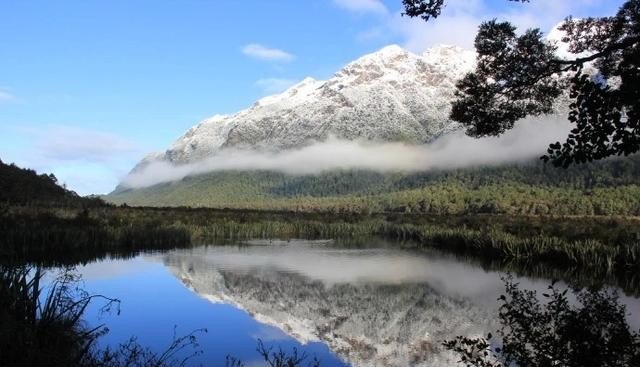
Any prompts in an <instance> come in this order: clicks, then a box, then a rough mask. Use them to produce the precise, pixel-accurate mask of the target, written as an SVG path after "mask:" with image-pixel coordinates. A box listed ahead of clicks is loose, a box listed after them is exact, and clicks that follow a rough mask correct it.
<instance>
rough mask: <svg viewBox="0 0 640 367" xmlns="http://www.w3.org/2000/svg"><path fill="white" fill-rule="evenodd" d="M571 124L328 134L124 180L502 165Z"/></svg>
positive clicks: (132, 183)
mask: <svg viewBox="0 0 640 367" xmlns="http://www.w3.org/2000/svg"><path fill="white" fill-rule="evenodd" d="M569 129H570V125H569V123H568V122H567V121H566V120H564V119H557V118H556V119H553V118H546V119H542V120H540V119H538V120H525V121H522V122H520V123H519V124H518V125H516V127H515V128H514V129H512V130H509V131H508V132H507V133H505V134H504V135H502V136H500V137H491V138H483V139H475V138H471V137H468V136H466V135H465V134H464V132H462V131H460V132H457V133H453V134H448V135H446V136H443V137H441V138H439V139H437V140H435V141H434V142H433V143H431V144H427V145H406V144H402V143H372V142H358V141H346V140H339V139H328V140H327V141H324V142H319V143H316V144H313V145H310V146H306V147H303V148H299V149H295V150H288V151H284V152H278V153H267V152H261V151H254V150H224V151H222V152H220V153H218V154H217V155H215V156H212V157H210V158H208V159H205V160H202V161H199V162H194V163H189V164H184V165H172V164H170V163H167V162H155V163H151V164H149V165H148V166H146V167H145V168H144V169H142V170H140V171H137V172H135V173H132V174H130V175H129V176H127V177H125V179H124V180H123V184H124V185H125V186H129V187H133V188H139V187H145V186H150V185H154V184H157V183H161V182H170V181H177V180H181V179H183V178H184V177H186V176H190V175H197V174H202V173H206V172H211V171H222V170H272V171H280V172H285V173H289V174H298V175H305V174H316V173H320V172H323V171H328V170H335V169H367V170H374V171H379V172H388V171H405V172H413V171H426V170H430V169H436V168H437V169H449V168H460V167H469V166H474V165H496V164H503V163H507V162H514V161H520V160H527V159H533V158H535V157H539V156H540V155H542V154H544V153H545V150H546V148H547V147H548V145H549V143H552V142H555V141H558V140H564V139H565V138H566V136H567V134H568V131H569Z"/></svg>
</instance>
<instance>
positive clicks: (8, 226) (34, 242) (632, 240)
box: [0, 206, 640, 294]
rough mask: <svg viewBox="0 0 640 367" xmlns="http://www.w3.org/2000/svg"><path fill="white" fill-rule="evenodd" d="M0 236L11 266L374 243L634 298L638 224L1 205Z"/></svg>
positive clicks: (639, 259) (630, 220)
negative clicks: (192, 250)
mask: <svg viewBox="0 0 640 367" xmlns="http://www.w3.org/2000/svg"><path fill="white" fill-rule="evenodd" d="M0 232H2V233H3V236H2V237H0V258H1V259H4V261H8V262H13V263H24V262H33V263H38V264H43V265H51V266H60V265H71V264H76V263H84V262H88V261H92V260H95V259H97V258H100V257H104V256H112V257H119V256H124V257H128V256H133V255H135V254H137V253H139V252H143V251H153V250H163V249H172V248H184V247H190V246H196V245H215V244H219V243H221V242H224V241H237V240H249V239H283V240H288V239H334V240H337V241H340V242H344V243H346V244H354V243H356V244H357V243H358V242H360V243H362V242H363V241H370V240H375V239H378V241H380V240H390V241H394V242H396V243H398V245H399V246H407V247H411V248H422V249H437V250H439V251H442V252H445V253H453V254H456V255H460V256H465V257H469V258H470V259H475V261H479V262H480V263H481V264H482V265H483V266H486V267H491V268H494V269H495V268H508V269H510V270H511V271H515V272H518V273H523V274H532V275H536V274H537V275H541V276H544V275H545V274H549V273H552V274H554V275H560V276H559V278H561V279H566V280H571V279H579V280H580V282H581V283H586V284H593V283H594V282H596V283H598V282H600V283H610V284H614V285H619V286H620V287H621V288H622V289H623V290H625V291H626V292H631V293H634V294H638V293H640V277H639V275H638V274H640V272H639V271H638V270H640V218H639V217H622V216H620V217H612V216H607V217H598V216H571V217H568V216H506V215H488V214H485V215H473V216H436V215H419V214H400V213H390V214H367V215H363V214H355V213H349V214H336V213H300V212H298V213H296V212H283V211H280V212H277V211H257V210H216V209H204V208H156V207H127V206H121V207H116V206H100V207H86V208H84V209H81V208H42V207H35V208H34V207H28V206H20V207H19V206H3V207H2V208H0ZM555 277H558V276H553V278H555ZM589 279H590V280H589ZM583 285H584V284H583Z"/></svg>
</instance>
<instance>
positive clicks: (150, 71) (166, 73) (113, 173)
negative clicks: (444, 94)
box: [0, 0, 623, 194]
mask: <svg viewBox="0 0 640 367" xmlns="http://www.w3.org/2000/svg"><path fill="white" fill-rule="evenodd" d="M622 2H623V1H622V0H619V1H618V0H572V1H569V0H532V2H531V3H530V4H526V5H522V4H514V3H512V2H507V1H506V0H450V1H449V3H448V4H449V5H448V7H447V8H446V9H445V11H444V12H443V15H442V17H441V18H438V19H437V20H434V21H432V22H430V23H429V24H425V23H424V22H422V21H420V20H412V19H408V18H406V17H401V16H400V11H401V0H304V1H302V0H244V1H239V0H110V1H104V0H102V1H97V0H95V1H94V0H84V1H80V0H77V1H65V0H57V1H32V0H24V1H14V0H0V159H2V160H3V161H5V162H15V163H17V164H19V165H21V166H26V167H30V168H34V169H36V170H38V171H39V172H53V173H54V174H56V175H57V176H58V178H59V179H60V180H61V181H63V182H65V183H66V184H67V185H68V187H69V188H71V189H73V190H76V191H77V192H78V193H80V194H89V193H106V192H109V191H110V190H112V189H113V188H114V187H115V185H116V184H117V183H118V181H119V179H120V178H121V177H122V176H123V175H125V174H126V173H127V172H128V170H129V169H131V168H132V166H133V165H134V164H135V163H136V162H137V161H138V160H139V159H140V158H141V157H143V156H144V155H145V154H147V153H148V152H151V151H158V150H163V149H165V148H166V147H167V146H168V145H169V144H170V143H171V142H172V141H173V140H174V139H176V138H177V137H178V136H180V135H181V134H182V133H184V132H185V130H187V129H188V128H189V127H191V126H193V125H194V124H195V123H197V122H198V121H199V120H201V119H203V118H206V117H208V116H211V115H214V114H217V113H231V112H235V111H237V110H239V109H242V108H245V107H247V106H249V105H251V104H252V103H253V101H255V100H256V99H258V98H260V97H262V96H264V95H267V94H271V93H275V92H278V91H281V90H283V89H284V88H286V87H287V86H288V85H291V84H292V83H294V82H295V81H299V80H301V79H303V78H304V77H306V76H312V77H314V78H316V79H325V78H328V77H330V76H331V75H332V74H333V73H334V72H335V71H337V70H338V69H339V68H340V67H341V66H342V65H344V64H345V63H347V62H349V61H351V60H353V59H355V58H357V57H359V56H361V55H363V54H366V53H368V52H371V51H375V50H376V49H379V48H381V47H383V46H385V45H387V44H391V43H397V44H400V45H401V46H403V47H406V48H408V49H410V50H412V51H414V52H421V51H423V50H424V49H426V48H428V47H429V46H431V45H434V44H439V43H448V44H457V45H460V46H463V47H467V48H470V47H471V44H472V40H473V37H474V29H475V28H476V27H477V25H478V23H479V22H480V21H481V20H483V19H490V18H493V17H497V18H500V19H509V20H512V21H514V22H515V23H516V24H518V25H520V26H522V27H531V26H539V27H540V28H542V29H543V30H548V29H549V28H550V27H552V26H553V25H554V24H556V23H557V22H559V21H561V20H562V19H563V18H564V16H566V15H568V14H574V15H576V16H587V15H595V16H598V15H608V14H612V13H613V12H614V11H615V10H616V9H617V8H618V7H619V5H620V4H621V3H622Z"/></svg>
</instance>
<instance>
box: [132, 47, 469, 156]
mask: <svg viewBox="0 0 640 367" xmlns="http://www.w3.org/2000/svg"><path fill="white" fill-rule="evenodd" d="M474 62H475V54H474V53H473V52H471V51H466V50H463V49H461V48H458V47H453V46H439V47H434V48H432V49H430V50H428V51H426V52H425V53H423V54H422V55H417V54H413V53H411V52H409V51H406V50H404V49H402V48H401V47H399V46H396V45H392V46H387V47H385V48H383V49H381V50H379V51H377V52H374V53H372V54H368V55H365V56H363V57H361V58H359V59H357V60H355V61H353V62H351V63H349V64H348V65H346V66H345V67H344V68H342V69H341V70H340V71H338V72H337V73H336V74H335V75H334V76H333V77H332V78H330V79H329V80H326V81H320V80H314V79H313V78H306V79H304V80H302V81H301V82H299V83H298V84H296V85H294V86H292V87H291V88H289V89H287V90H286V91H285V92H283V93H281V94H277V95H273V96H268V97H264V98H262V99H260V100H258V101H257V102H255V103H254V104H253V105H252V106H251V107H249V108H247V109H245V110H242V111H240V112H237V113H235V114H232V115H216V116H213V117H211V118H208V119H205V120H203V121H201V122H200V123H198V124H197V125H196V126H194V127H193V128H191V129H189V130H188V131H187V132H186V133H185V134H184V135H183V136H182V137H180V138H179V139H178V140H176V141H175V142H174V143H173V144H172V145H171V146H170V147H169V149H167V150H166V151H165V152H164V153H153V154H151V155H149V156H148V157H147V158H145V160H143V162H141V163H143V164H144V162H149V161H157V160H164V161H168V162H171V163H177V164H179V163H186V162H193V161H197V160H200V159H202V158H206V157H209V156H211V155H213V154H215V153H216V152H218V151H220V150H221V149H225V148H229V147H233V148H252V149H258V150H282V149H288V148H292V147H299V146H302V145H305V144H308V143H310V142H313V141H322V140H324V139H326V138H327V137H329V136H334V137H337V138H342V139H349V140H352V139H363V140H372V141H404V142H411V143H423V142H427V141H429V140H431V139H433V138H434V137H436V136H438V135H440V134H442V133H443V132H446V131H448V130H449V129H451V128H453V126H455V125H453V124H452V123H451V121H450V120H449V119H448V113H449V110H450V102H451V99H452V98H453V95H454V90H455V82H456V81H457V80H458V79H459V78H461V77H462V76H463V75H464V74H465V73H466V72H468V71H470V70H471V69H472V68H473V65H474Z"/></svg>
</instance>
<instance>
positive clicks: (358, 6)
mask: <svg viewBox="0 0 640 367" xmlns="http://www.w3.org/2000/svg"><path fill="white" fill-rule="evenodd" d="M333 3H334V4H336V5H337V6H339V7H341V8H343V9H345V10H348V11H352V12H356V13H375V14H380V15H384V14H387V13H389V10H388V9H387V7H386V6H384V4H383V3H382V2H380V1H379V0H333Z"/></svg>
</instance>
